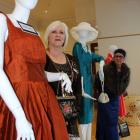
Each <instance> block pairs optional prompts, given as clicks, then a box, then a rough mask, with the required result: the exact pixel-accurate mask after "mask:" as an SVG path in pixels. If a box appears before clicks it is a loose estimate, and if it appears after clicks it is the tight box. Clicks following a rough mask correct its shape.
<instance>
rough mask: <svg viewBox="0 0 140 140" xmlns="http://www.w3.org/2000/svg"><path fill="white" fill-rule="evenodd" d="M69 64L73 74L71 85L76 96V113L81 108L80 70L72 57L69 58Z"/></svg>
mask: <svg viewBox="0 0 140 140" xmlns="http://www.w3.org/2000/svg"><path fill="white" fill-rule="evenodd" d="M71 64H72V70H73V73H74V76H73V78H74V79H73V83H72V90H73V93H74V95H75V96H76V99H77V100H76V107H77V110H78V112H79V111H80V106H81V97H82V86H81V76H80V69H79V64H78V62H77V61H76V59H75V58H74V57H71Z"/></svg>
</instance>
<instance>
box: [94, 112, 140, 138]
mask: <svg viewBox="0 0 140 140" xmlns="http://www.w3.org/2000/svg"><path fill="white" fill-rule="evenodd" d="M129 130H130V136H128V137H123V138H120V140H140V126H129ZM95 132H96V113H95V117H94V120H93V127H92V140H96V139H95Z"/></svg>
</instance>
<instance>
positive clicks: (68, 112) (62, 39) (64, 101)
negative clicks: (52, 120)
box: [45, 21, 82, 140]
mask: <svg viewBox="0 0 140 140" xmlns="http://www.w3.org/2000/svg"><path fill="white" fill-rule="evenodd" d="M45 40H46V41H47V42H48V49H47V55H46V59H47V63H46V66H45V70H47V71H48V72H65V73H66V74H67V75H68V76H69V78H70V80H71V82H72V90H73V92H71V93H70V94H69V93H67V92H64V90H63V88H62V85H61V82H60V81H59V82H50V85H51V87H52V88H53V90H54V92H55V94H56V97H57V99H58V102H59V105H60V108H61V110H62V113H63V115H64V118H65V121H66V125H67V130H68V133H69V136H70V140H79V139H80V137H79V133H78V127H77V116H78V110H79V109H80V98H81V95H82V91H81V79H80V75H79V66H78V65H77V63H76V61H75V59H74V57H72V56H71V55H69V54H66V53H64V52H63V49H62V48H63V47H65V46H66V44H67V40H68V29H67V26H66V25H65V24H64V23H63V22H60V21H54V22H53V23H51V24H50V25H49V26H48V28H47V30H46V34H45ZM56 115H57V114H56Z"/></svg>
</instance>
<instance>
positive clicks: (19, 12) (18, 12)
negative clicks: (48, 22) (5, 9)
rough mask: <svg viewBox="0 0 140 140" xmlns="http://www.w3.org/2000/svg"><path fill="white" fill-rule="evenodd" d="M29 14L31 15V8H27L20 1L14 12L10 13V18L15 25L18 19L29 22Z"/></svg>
mask: <svg viewBox="0 0 140 140" xmlns="http://www.w3.org/2000/svg"><path fill="white" fill-rule="evenodd" d="M29 15H30V9H27V8H25V7H23V6H22V5H20V4H18V3H16V6H15V9H14V10H13V12H12V13H11V14H8V16H9V18H10V19H11V20H12V22H13V23H14V24H15V26H16V24H17V23H16V21H17V20H18V21H21V22H24V23H27V22H28V19H29Z"/></svg>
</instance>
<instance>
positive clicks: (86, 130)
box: [71, 22, 103, 140]
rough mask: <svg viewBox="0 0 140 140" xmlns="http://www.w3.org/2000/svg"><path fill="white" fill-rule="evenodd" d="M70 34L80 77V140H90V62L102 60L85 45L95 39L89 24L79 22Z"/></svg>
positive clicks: (95, 33) (91, 92)
mask: <svg viewBox="0 0 140 140" xmlns="http://www.w3.org/2000/svg"><path fill="white" fill-rule="evenodd" d="M71 34H72V36H73V37H74V39H75V40H76V41H77V42H76V43H75V45H74V48H73V55H74V56H75V57H76V58H77V60H78V62H79V64H80V74H81V76H82V78H81V79H83V80H82V87H83V98H82V107H81V112H80V119H79V123H80V128H81V132H82V136H81V139H82V140H91V128H92V125H91V124H92V120H93V100H91V99H90V98H87V96H85V93H86V94H88V96H93V78H92V71H91V64H92V62H100V61H101V60H103V57H102V56H99V55H97V54H95V53H93V52H91V51H90V49H89V48H88V45H87V43H88V42H89V41H93V40H95V39H96V38H97V35H98V31H97V30H95V29H94V28H93V27H91V26H90V24H89V23H86V22H81V23H80V24H78V25H77V26H76V27H73V28H72V29H71Z"/></svg>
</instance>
